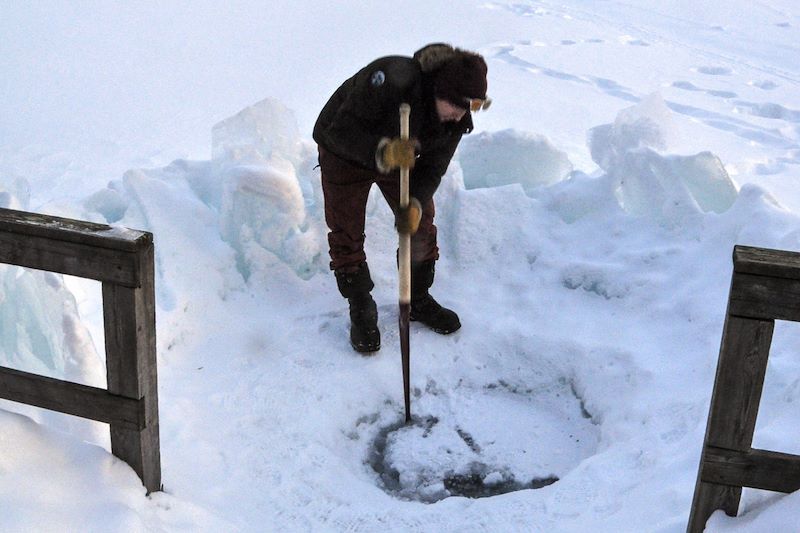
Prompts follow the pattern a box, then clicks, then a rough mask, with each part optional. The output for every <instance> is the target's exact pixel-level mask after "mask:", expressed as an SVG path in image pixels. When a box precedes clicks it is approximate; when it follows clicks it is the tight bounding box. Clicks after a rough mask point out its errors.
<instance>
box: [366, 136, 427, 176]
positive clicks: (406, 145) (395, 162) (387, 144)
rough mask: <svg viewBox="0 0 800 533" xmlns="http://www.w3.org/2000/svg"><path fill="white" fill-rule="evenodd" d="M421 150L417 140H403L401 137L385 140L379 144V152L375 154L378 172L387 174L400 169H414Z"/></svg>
mask: <svg viewBox="0 0 800 533" xmlns="http://www.w3.org/2000/svg"><path fill="white" fill-rule="evenodd" d="M419 149H420V147H419V141H417V140H416V139H401V138H400V137H395V138H394V139H383V140H382V141H381V142H380V144H378V151H377V153H376V154H375V156H376V160H377V163H378V170H380V171H381V172H383V173H384V174H387V173H388V172H389V171H391V170H394V169H395V168H399V167H408V168H413V167H414V163H415V162H416V159H417V152H419Z"/></svg>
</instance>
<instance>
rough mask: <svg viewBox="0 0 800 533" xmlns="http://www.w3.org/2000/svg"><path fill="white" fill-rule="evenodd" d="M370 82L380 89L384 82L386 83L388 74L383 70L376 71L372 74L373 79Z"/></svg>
mask: <svg viewBox="0 0 800 533" xmlns="http://www.w3.org/2000/svg"><path fill="white" fill-rule="evenodd" d="M369 81H370V83H372V86H373V87H380V86H381V85H383V82H385V81H386V74H384V73H383V71H382V70H376V71H375V72H373V73H372V77H371V78H370V80H369Z"/></svg>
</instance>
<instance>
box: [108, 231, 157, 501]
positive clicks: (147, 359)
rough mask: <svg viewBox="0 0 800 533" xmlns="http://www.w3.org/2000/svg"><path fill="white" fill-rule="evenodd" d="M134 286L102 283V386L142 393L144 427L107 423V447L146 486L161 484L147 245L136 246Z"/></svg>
mask: <svg viewBox="0 0 800 533" xmlns="http://www.w3.org/2000/svg"><path fill="white" fill-rule="evenodd" d="M140 253H141V261H140V262H141V265H142V286H141V287H140V288H129V287H122V286H119V285H112V284H109V283H104V284H103V315H104V319H105V340H106V370H107V373H108V390H109V391H111V392H113V393H115V394H119V395H122V396H127V397H131V398H143V401H144V402H145V405H146V409H145V413H146V415H147V419H146V425H145V428H144V429H143V430H141V431H132V430H130V429H128V428H125V427H122V426H118V425H116V424H111V451H112V453H113V454H114V455H116V456H117V457H119V458H120V459H122V460H124V461H125V462H127V463H128V464H129V465H131V466H132V467H133V469H134V470H135V471H136V473H137V474H138V475H139V477H140V478H141V479H142V482H143V483H144V485H145V487H146V488H147V490H148V492H153V491H158V490H161V456H160V450H159V446H160V445H159V422H158V379H157V368H156V333H155V331H156V330H155V286H154V278H155V272H154V260H153V247H152V245H151V246H149V247H148V248H146V249H143V250H142V251H141V252H140Z"/></svg>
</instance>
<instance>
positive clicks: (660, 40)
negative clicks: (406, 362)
mask: <svg viewBox="0 0 800 533" xmlns="http://www.w3.org/2000/svg"><path fill="white" fill-rule="evenodd" d="M164 4H165V3H163V2H136V3H130V4H124V5H123V4H119V3H98V2H60V1H49V2H37V3H35V4H29V3H15V4H12V3H10V2H4V3H2V7H0V205H2V206H4V207H12V208H16V209H28V210H32V211H37V212H43V213H49V214H54V215H59V216H67V217H73V218H80V219H88V220H93V221H97V222H104V223H111V224H114V225H121V226H127V227H132V228H136V229H143V230H147V231H151V232H153V233H154V235H155V241H156V261H157V265H156V268H157V276H158V277H157V289H156V290H157V303H158V305H157V319H158V330H157V336H158V358H159V359H158V362H159V368H158V371H159V399H160V417H161V444H162V450H161V452H162V465H163V481H164V486H165V490H164V492H161V493H155V494H152V495H150V496H149V497H148V496H145V490H144V488H143V486H142V485H141V483H140V481H139V479H138V478H137V477H136V475H135V474H134V473H133V471H132V470H131V469H130V468H129V467H128V466H127V465H126V464H124V463H122V462H120V461H118V460H116V459H115V458H114V457H113V456H112V455H111V454H110V452H109V447H110V446H109V437H108V431H107V426H104V425H102V424H99V423H94V422H89V421H85V420H80V419H76V418H73V417H68V416H66V415H60V414H56V413H50V412H45V411H41V410H38V409H35V408H30V407H27V406H23V405H19V404H14V403H11V402H0V507H2V509H3V512H2V513H1V514H0V530H3V531H126V532H127V531H184V530H186V531H376V530H384V531H636V532H639V531H665V532H666V531H669V532H672V531H683V530H684V529H685V527H686V521H687V518H688V514H689V507H690V504H691V499H692V494H693V491H694V484H695V479H696V475H697V465H698V461H699V456H700V449H701V446H702V442H703V435H704V431H705V424H706V416H707V413H708V404H709V399H710V395H711V388H712V385H713V378H714V371H715V367H716V361H717V354H718V350H719V341H720V336H721V332H722V323H723V319H724V313H725V306H726V300H727V295H728V294H727V293H728V287H729V283H730V275H731V252H732V248H733V246H734V245H735V244H745V245H752V246H763V247H770V248H779V249H786V250H800V185H798V180H797V178H798V177H799V176H800V91H798V89H800V63H798V61H797V58H798V57H800V45H798V43H800V11H799V10H798V8H797V6H795V5H794V2H790V1H789V0H763V1H752V0H748V1H744V0H733V1H728V2H706V3H701V4H697V3H696V2H690V1H689V0H670V1H666V2H665V1H655V0H638V1H635V2H623V1H620V0H609V1H604V2H586V1H580V0H561V1H560V2H551V1H526V0H521V1H513V2H512V1H508V0H499V1H462V2H459V3H457V4H456V5H453V4H452V2H445V1H431V0H425V1H422V0H415V1H412V2H405V3H401V4H398V5H396V6H395V5H393V9H392V10H390V9H389V8H388V7H387V6H388V5H387V4H385V3H365V2H355V1H352V2H351V1H347V2H337V3H336V4H335V5H327V4H325V3H322V2H316V1H311V0H300V1H297V2H291V3H289V2H287V3H280V2H277V3H271V4H264V3H262V2H256V1H254V0H253V1H247V0H243V1H237V2H232V3H220V2H213V1H195V2H170V3H166V4H167V5H164ZM436 41H446V42H452V43H453V44H456V45H458V46H462V47H465V48H470V49H474V50H478V51H480V52H481V53H483V54H484V55H485V57H486V59H487V61H488V64H489V73H490V79H489V93H490V95H491V96H492V97H493V98H494V105H493V106H492V108H491V109H490V110H489V111H487V112H485V113H480V114H478V115H476V117H475V122H476V126H477V129H476V131H475V132H474V133H473V134H472V135H470V136H468V137H466V138H465V139H464V141H463V143H462V145H461V147H460V148H459V151H458V152H457V154H456V157H455V159H454V161H453V164H452V165H451V166H450V169H449V171H448V173H447V175H446V176H445V178H444V180H443V183H442V186H441V188H440V190H439V191H438V192H437V195H436V200H437V211H438V215H437V224H438V227H439V235H440V247H441V250H442V259H441V260H440V262H439V264H438V266H437V280H436V283H435V285H434V289H433V291H432V292H433V294H434V295H435V296H436V297H437V298H438V299H439V300H440V301H442V302H443V303H445V304H447V305H449V306H452V307H453V308H454V309H456V310H457V311H458V312H459V314H460V316H461V319H462V323H463V325H464V327H463V328H462V329H461V330H460V331H459V332H457V333H456V334H454V335H451V336H447V337H442V336H438V335H436V334H434V333H432V332H430V331H427V330H424V329H422V328H421V327H419V326H418V325H416V324H412V331H411V356H412V372H411V378H412V387H413V399H412V409H413V411H414V414H415V417H416V419H415V423H414V424H412V425H411V426H403V425H402V424H401V423H400V421H401V417H402V409H403V397H402V379H401V369H400V350H399V340H398V334H397V327H396V323H397V306H396V292H397V291H396V269H395V259H394V250H395V246H396V235H395V234H394V232H393V227H392V218H391V213H390V211H389V209H388V207H387V206H386V205H385V204H384V202H383V200H382V198H381V197H380V195H379V194H377V193H375V195H374V196H373V197H372V198H371V199H370V204H369V206H368V229H367V247H368V254H369V258H370V267H371V270H372V272H373V277H374V279H375V282H376V289H375V291H374V295H375V297H376V300H377V302H378V306H379V312H380V327H381V331H382V337H383V347H382V348H381V351H380V352H379V353H378V354H377V355H376V356H373V357H369V358H365V357H361V356H360V355H357V354H356V353H354V352H353V351H352V349H351V348H350V346H349V344H348V341H347V331H348V317H347V312H346V302H345V301H344V300H343V299H342V298H341V297H340V296H339V294H338V291H337V290H336V286H335V281H334V279H333V276H332V275H331V274H330V273H329V271H328V269H327V261H328V259H327V244H326V227H325V224H324V220H323V219H322V204H321V191H320V186H319V170H318V169H314V165H315V164H316V161H315V146H314V144H313V142H312V141H311V134H310V131H311V127H312V125H313V121H314V119H315V118H316V114H317V113H318V111H319V109H320V108H321V107H322V105H323V104H324V102H325V100H326V99H327V97H328V96H329V94H330V93H331V92H332V91H333V90H334V89H335V88H336V87H337V86H338V84H339V83H340V82H341V81H342V80H343V79H344V78H345V77H347V76H349V75H350V74H351V73H353V72H354V71H355V70H357V69H358V68H360V67H361V66H362V65H364V64H366V63H367V62H368V61H370V60H371V59H374V58H375V57H378V56H380V55H385V54H398V53H399V54H409V55H410V54H411V53H413V52H414V50H416V49H417V48H419V47H421V46H423V45H424V44H427V43H429V42H436ZM373 192H374V191H373ZM0 328H1V329H0V365H3V366H10V367H13V368H18V369H21V370H27V371H31V372H37V373H41V374H45V375H50V376H55V377H62V378H65V379H70V380H73V381H79V382H82V383H87V384H90V385H95V386H104V384H105V383H104V380H105V378H104V375H105V369H104V363H103V351H102V348H101V347H102V346H103V338H102V310H101V301H100V287H99V284H98V283H96V282H91V281H86V280H79V279H76V278H67V277H63V276H60V275H54V274H46V273H41V272H34V271H23V270H20V269H17V268H13V267H8V266H0ZM798 342H800V331H799V330H798V327H797V326H796V325H795V324H791V323H778V324H777V326H776V333H775V338H774V341H773V345H772V351H771V354H770V361H769V368H768V372H767V381H766V386H765V390H764V395H763V399H762V402H761V411H760V416H759V420H758V424H757V428H756V436H755V446H757V447H759V448H762V449H772V450H777V451H784V452H789V453H800V444H798V439H797V434H798V430H797V428H798V427H800V410H798V404H800V361H798V358H797V356H796V350H795V349H794V348H795V347H796V346H797V344H798ZM489 494H494V495H491V496H488V495H489ZM476 496H483V497H476ZM798 522H800V497H798V496H797V495H782V494H774V493H768V492H762V491H755V490H749V489H747V490H745V491H744V496H743V499H742V506H741V509H740V516H739V517H738V518H729V517H726V516H724V515H723V514H721V513H717V514H715V515H714V516H713V517H712V518H711V519H710V521H709V530H712V531H770V532H771V531H790V530H794V529H796V528H797V523H798Z"/></svg>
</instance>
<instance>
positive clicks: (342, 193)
mask: <svg viewBox="0 0 800 533" xmlns="http://www.w3.org/2000/svg"><path fill="white" fill-rule="evenodd" d="M319 165H320V170H321V171H322V192H323V195H324V197H325V222H327V224H328V228H329V229H330V232H329V233H328V245H329V246H330V256H331V270H335V271H337V272H352V271H355V270H357V269H358V267H359V265H360V264H361V263H363V262H365V261H366V260H367V256H366V254H365V253H364V237H365V236H364V219H365V216H366V208H367V197H368V196H369V190H370V188H371V187H372V184H373V183H376V184H377V185H378V188H379V189H380V191H381V193H382V194H383V197H384V198H385V199H386V202H387V203H388V204H389V207H390V208H391V209H392V212H393V213H396V212H397V209H398V207H399V205H400V183H399V178H398V173H397V172H394V173H391V174H388V175H383V174H380V173H377V172H375V171H371V170H367V169H364V168H361V167H358V166H355V165H353V164H352V163H350V162H348V161H345V160H343V159H341V158H339V157H337V156H335V155H333V154H332V153H330V152H328V151H327V150H325V149H324V148H323V147H321V146H320V147H319ZM434 215H435V208H434V205H433V199H430V200H429V201H428V202H426V203H425V205H423V206H422V220H421V221H420V224H419V229H418V230H417V233H415V234H414V235H413V236H412V237H411V261H412V262H413V263H419V262H423V261H430V260H436V259H438V258H439V248H438V247H437V245H436V226H434V224H433V218H434Z"/></svg>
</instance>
